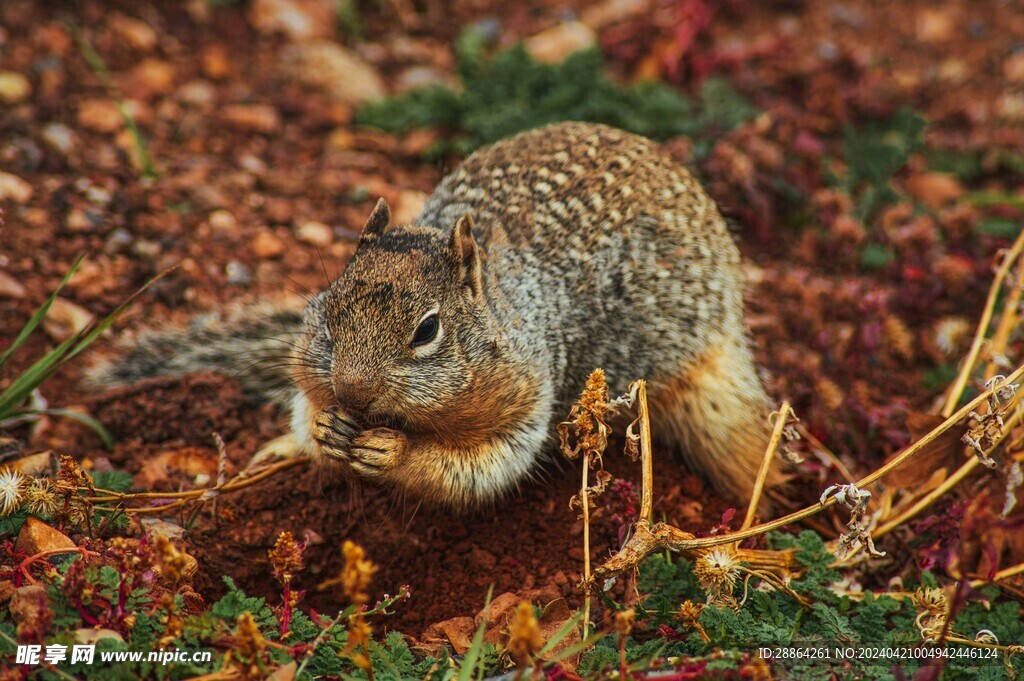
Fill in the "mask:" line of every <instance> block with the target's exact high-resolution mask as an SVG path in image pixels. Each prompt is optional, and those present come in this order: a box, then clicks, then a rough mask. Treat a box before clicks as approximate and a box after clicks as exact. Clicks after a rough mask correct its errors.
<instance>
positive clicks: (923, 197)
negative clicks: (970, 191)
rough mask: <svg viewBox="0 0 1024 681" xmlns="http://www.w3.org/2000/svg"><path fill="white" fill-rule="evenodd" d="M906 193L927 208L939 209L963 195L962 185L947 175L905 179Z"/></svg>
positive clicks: (926, 174) (928, 175)
mask: <svg viewBox="0 0 1024 681" xmlns="http://www.w3.org/2000/svg"><path fill="white" fill-rule="evenodd" d="M906 186H907V191H908V192H910V194H911V196H913V197H914V198H915V199H917V200H918V201H919V202H920V203H923V204H924V205H926V206H928V207H929V208H933V209H934V208H941V207H942V206H944V205H946V204H947V203H952V202H953V201H956V200H957V199H959V198H960V197H961V196H963V194H964V188H963V185H961V184H960V182H959V181H958V180H957V179H956V178H955V177H953V176H952V175H949V174H947V173H935V172H926V173H919V174H918V175H914V176H913V177H910V178H908V179H907V182H906Z"/></svg>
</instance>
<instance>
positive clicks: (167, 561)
mask: <svg viewBox="0 0 1024 681" xmlns="http://www.w3.org/2000/svg"><path fill="white" fill-rule="evenodd" d="M153 546H154V548H155V549H156V564H157V567H158V569H159V572H160V577H161V579H163V580H164V581H165V582H166V583H169V584H171V585H176V584H177V583H178V581H179V580H181V579H182V578H186V579H187V578H189V577H191V576H192V575H194V574H195V573H196V570H197V569H198V567H199V565H198V563H197V561H196V559H195V558H193V557H192V556H190V555H188V553H186V552H185V551H182V550H181V549H179V548H178V547H176V546H175V545H174V544H173V543H172V542H171V540H170V539H168V538H167V537H165V536H163V535H157V536H156V539H155V540H154V542H153Z"/></svg>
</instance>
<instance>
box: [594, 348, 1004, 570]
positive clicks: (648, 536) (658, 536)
mask: <svg viewBox="0 0 1024 681" xmlns="http://www.w3.org/2000/svg"><path fill="white" fill-rule="evenodd" d="M1022 376H1024V366H1021V367H1018V368H1017V369H1016V370H1015V371H1014V372H1013V373H1011V374H1010V375H1009V376H1007V377H1006V379H1005V381H1004V383H1002V384H1000V385H992V386H991V387H990V388H988V389H987V390H985V391H984V392H982V393H981V394H980V395H978V396H977V397H976V398H974V399H973V400H971V401H970V402H969V403H968V404H966V405H965V406H964V407H962V408H961V409H960V410H959V411H957V412H956V413H955V414H953V415H952V416H950V417H948V418H947V419H946V420H945V421H943V422H942V423H941V424H940V425H938V426H937V427H935V428H934V429H932V431H931V432H929V433H928V434H927V435H925V436H924V437H922V438H921V439H920V440H918V441H917V442H915V443H913V444H912V445H911V446H909V447H907V448H906V449H905V450H904V451H903V452H901V453H900V454H899V455H898V456H896V457H894V458H893V459H892V460H891V461H889V462H888V463H886V464H885V465H884V466H882V467H881V468H879V469H878V470H875V471H873V472H872V473H869V474H868V475H866V476H864V477H863V478H861V479H860V480H858V481H857V482H856V483H854V484H855V485H856V486H857V487H859V488H864V487H867V486H868V485H871V484H872V483H874V482H876V481H877V480H878V479H879V478H881V477H882V476H884V475H885V474H887V473H888V472H890V471H892V470H894V469H895V468H898V467H899V466H901V465H903V464H904V463H905V462H906V461H907V460H909V459H910V458H912V457H913V456H915V455H917V454H918V453H920V452H921V451H922V450H923V449H925V447H927V446H928V445H929V444H930V443H931V442H933V441H934V440H935V439H936V438H938V437H939V436H940V435H942V434H943V433H944V432H946V431H947V430H949V429H950V428H952V427H953V426H955V425H956V424H957V423H959V422H960V421H962V420H963V419H964V418H966V417H967V415H968V414H969V413H970V412H971V411H973V410H974V409H976V408H977V407H978V406H979V405H981V404H983V403H984V402H985V401H986V400H988V398H989V397H990V396H991V395H992V393H993V392H994V390H995V389H996V388H999V387H1001V386H1002V385H1005V384H1006V383H1012V382H1013V381H1015V380H1018V379H1020V378H1021V377H1022ZM835 503H836V497H834V496H833V497H830V498H828V499H826V500H825V502H824V503H818V504H813V505H811V506H808V507H807V508H804V509H801V510H799V511H796V512H794V513H790V514H789V515H786V516H783V517H782V518H777V519H775V520H772V521H769V522H766V523H761V524H760V525H756V526H753V527H748V528H746V529H743V530H738V531H736V532H729V533H726V534H722V535H716V536H713V537H699V538H698V537H694V536H693V535H692V534H690V533H689V532H684V531H682V530H680V529H678V528H675V527H672V526H671V525H667V524H665V523H657V524H655V525H651V526H650V527H648V524H647V523H646V522H645V521H643V520H641V521H640V522H638V523H637V526H636V530H635V532H634V534H633V536H632V537H631V538H630V539H629V541H628V542H626V545H625V546H624V547H622V549H621V550H620V551H619V552H618V553H617V554H616V555H615V556H612V557H611V558H610V559H609V560H608V561H606V562H605V563H604V564H603V565H601V566H599V567H597V568H596V569H595V570H594V572H593V575H592V576H591V578H588V579H585V584H586V585H587V587H588V588H594V586H595V585H596V583H597V580H598V579H600V578H606V577H611V576H612V575H614V574H618V573H619V572H622V571H623V570H626V569H629V568H632V567H634V566H636V565H637V564H638V563H639V562H640V561H641V560H642V559H643V558H645V557H646V556H648V555H650V554H651V553H653V552H654V551H660V550H666V549H667V550H671V551H678V552H680V553H683V554H686V555H690V556H692V555H694V553H695V552H698V551H700V550H702V549H709V548H713V547H715V546H721V545H723V544H731V543H734V542H739V541H742V540H744V539H749V538H750V537H755V536H757V535H760V534H764V533H765V532H769V531H771V530H776V529H779V528H781V527H784V526H786V525H790V524H792V523H795V522H797V521H799V520H803V519H804V518H808V517H810V516H813V515H816V514H818V513H820V512H822V511H823V510H825V509H826V508H828V507H830V506H832V505H833V504H835ZM740 553H742V550H741V551H740ZM763 554H768V555H763ZM791 557H792V554H787V553H785V552H779V551H774V552H762V554H759V555H750V557H749V563H750V565H751V567H752V568H754V569H757V568H763V567H769V565H767V564H766V563H764V562H762V561H764V560H770V561H772V565H773V566H775V567H779V568H788V567H789V562H788V561H789V559H790V558H791Z"/></svg>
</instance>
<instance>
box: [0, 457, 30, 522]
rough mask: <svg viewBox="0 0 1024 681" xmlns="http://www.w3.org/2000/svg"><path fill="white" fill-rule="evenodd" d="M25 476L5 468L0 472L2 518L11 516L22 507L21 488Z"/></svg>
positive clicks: (0, 514)
mask: <svg viewBox="0 0 1024 681" xmlns="http://www.w3.org/2000/svg"><path fill="white" fill-rule="evenodd" d="M24 483H25V476H24V475H22V474H21V473H19V472H18V471H15V470H11V469H10V468H4V469H3V470H2V471H0V516H5V515H11V514H12V513H14V512H15V511H17V510H18V509H19V508H20V507H21V487H22V485H23V484H24Z"/></svg>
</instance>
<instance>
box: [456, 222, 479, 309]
mask: <svg viewBox="0 0 1024 681" xmlns="http://www.w3.org/2000/svg"><path fill="white" fill-rule="evenodd" d="M451 250H452V254H453V255H454V256H455V262H456V264H457V265H458V268H459V270H458V271H459V282H460V283H461V284H462V286H464V287H465V289H466V291H468V292H469V295H470V297H471V298H473V299H474V300H479V299H480V298H481V297H482V296H483V291H484V286H483V275H482V274H481V272H480V252H479V251H478V250H477V247H476V240H475V239H474V238H473V218H471V217H469V216H468V215H463V216H462V217H461V218H459V220H458V222H456V223H455V229H453V230H452V240H451Z"/></svg>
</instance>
